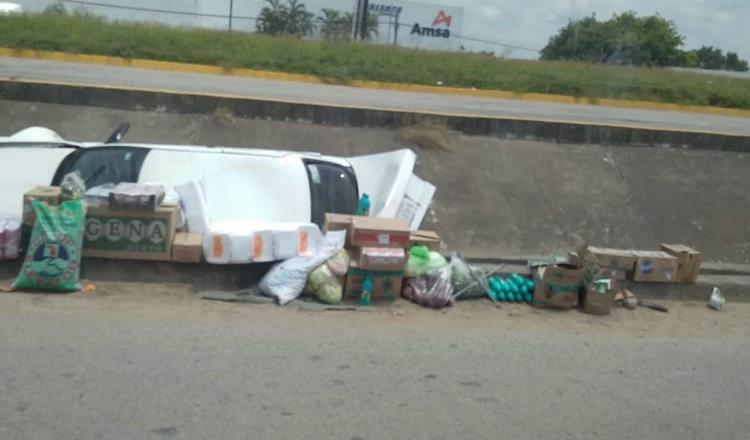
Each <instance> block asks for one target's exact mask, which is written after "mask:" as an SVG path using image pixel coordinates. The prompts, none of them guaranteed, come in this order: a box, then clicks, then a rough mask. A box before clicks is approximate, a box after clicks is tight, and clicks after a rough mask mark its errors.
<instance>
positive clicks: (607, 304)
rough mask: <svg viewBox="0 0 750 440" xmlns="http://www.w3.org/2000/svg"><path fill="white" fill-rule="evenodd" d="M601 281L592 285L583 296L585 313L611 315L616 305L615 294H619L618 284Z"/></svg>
mask: <svg viewBox="0 0 750 440" xmlns="http://www.w3.org/2000/svg"><path fill="white" fill-rule="evenodd" d="M612 281H613V280H608V279H600V280H597V281H595V282H593V283H591V284H590V285H589V286H588V287H587V288H586V290H585V292H584V294H583V298H582V301H583V311H584V312H585V313H588V314H590V315H598V316H604V315H609V312H610V309H611V308H612V304H614V300H615V293H617V292H619V289H618V288H617V287H616V285H617V284H618V282H617V281H616V280H614V281H615V282H614V283H613V282H612Z"/></svg>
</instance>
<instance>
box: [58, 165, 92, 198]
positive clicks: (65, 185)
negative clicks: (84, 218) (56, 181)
mask: <svg viewBox="0 0 750 440" xmlns="http://www.w3.org/2000/svg"><path fill="white" fill-rule="evenodd" d="M85 194H86V182H84V181H83V179H82V178H81V174H80V173H79V172H78V171H74V172H72V173H68V174H66V175H65V177H63V180H62V182H61V183H60V199H61V200H63V201H66V200H81V199H82V198H83V196H84V195H85Z"/></svg>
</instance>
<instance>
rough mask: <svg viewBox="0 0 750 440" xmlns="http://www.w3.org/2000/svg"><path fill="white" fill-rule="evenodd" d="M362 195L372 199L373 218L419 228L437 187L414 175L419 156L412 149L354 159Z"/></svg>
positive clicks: (353, 164)
mask: <svg viewBox="0 0 750 440" xmlns="http://www.w3.org/2000/svg"><path fill="white" fill-rule="evenodd" d="M348 160H349V163H351V164H352V167H354V171H355V173H356V175H357V184H358V185H359V192H360V196H361V195H362V194H368V195H369V196H370V215H372V216H374V217H385V218H388V217H397V218H402V219H404V220H405V221H406V222H407V223H408V224H409V226H410V227H411V228H412V229H419V225H420V224H421V223H422V220H423V219H424V216H425V214H426V212H427V208H428V207H429V205H430V202H431V201H432V196H433V195H434V194H435V186H434V185H432V184H431V183H429V182H426V181H424V180H422V179H420V178H419V177H417V176H416V175H414V174H413V171H414V165H415V163H416V161H417V155H416V154H415V153H414V152H413V151H411V150H409V149H404V150H398V151H392V152H388V153H379V154H369V155H366V156H357V157H351V158H349V159H348Z"/></svg>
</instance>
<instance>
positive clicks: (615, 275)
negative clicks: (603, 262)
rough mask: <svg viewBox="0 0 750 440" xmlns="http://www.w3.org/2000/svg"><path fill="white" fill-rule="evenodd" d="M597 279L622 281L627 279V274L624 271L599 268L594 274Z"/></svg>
mask: <svg viewBox="0 0 750 440" xmlns="http://www.w3.org/2000/svg"><path fill="white" fill-rule="evenodd" d="M596 277H597V278H600V279H611V280H618V281H622V280H625V279H627V277H628V273H627V272H626V271H625V270H624V269H612V268H609V267H599V272H597V274H596Z"/></svg>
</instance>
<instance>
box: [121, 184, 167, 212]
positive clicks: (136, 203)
mask: <svg viewBox="0 0 750 440" xmlns="http://www.w3.org/2000/svg"><path fill="white" fill-rule="evenodd" d="M165 194H166V192H165V190H164V186H163V185H148V184H144V183H132V182H122V183H118V184H117V185H115V187H114V188H113V189H112V191H110V193H109V207H110V208H112V209H129V210H142V211H155V210H156V208H158V207H159V206H160V205H161V202H162V201H163V200H164V195H165Z"/></svg>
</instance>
